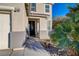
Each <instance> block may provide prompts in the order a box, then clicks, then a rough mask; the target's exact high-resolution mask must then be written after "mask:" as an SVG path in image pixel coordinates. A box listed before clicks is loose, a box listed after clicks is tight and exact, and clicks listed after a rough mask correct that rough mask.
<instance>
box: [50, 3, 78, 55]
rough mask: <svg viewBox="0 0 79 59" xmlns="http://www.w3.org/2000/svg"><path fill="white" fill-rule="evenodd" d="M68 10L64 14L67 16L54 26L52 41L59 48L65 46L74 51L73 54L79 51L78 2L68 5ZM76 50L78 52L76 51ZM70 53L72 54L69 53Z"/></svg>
mask: <svg viewBox="0 0 79 59" xmlns="http://www.w3.org/2000/svg"><path fill="white" fill-rule="evenodd" d="M68 9H69V10H70V12H69V13H68V14H67V15H66V16H67V17H69V18H68V19H66V20H65V21H63V22H62V23H59V24H57V25H56V26H55V28H54V29H55V32H54V33H52V35H51V38H52V42H53V43H54V44H55V45H56V46H57V47H60V48H65V49H66V48H67V49H70V51H71V50H73V51H75V52H74V54H73V55H78V53H79V4H76V6H75V7H73V8H72V7H70V6H69V7H68ZM77 52H78V53H77ZM70 55H72V54H70Z"/></svg>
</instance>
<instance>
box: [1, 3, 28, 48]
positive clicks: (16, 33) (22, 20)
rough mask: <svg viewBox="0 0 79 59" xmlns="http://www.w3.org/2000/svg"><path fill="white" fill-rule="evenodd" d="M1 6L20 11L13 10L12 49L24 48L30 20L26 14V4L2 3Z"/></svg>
mask: <svg viewBox="0 0 79 59" xmlns="http://www.w3.org/2000/svg"><path fill="white" fill-rule="evenodd" d="M0 6H9V7H13V8H14V10H15V9H19V11H17V12H14V10H12V17H11V19H12V32H11V38H10V47H11V48H18V47H22V44H23V42H24V40H25V34H26V33H25V28H26V27H27V23H28V19H27V16H26V12H25V6H24V3H0Z"/></svg>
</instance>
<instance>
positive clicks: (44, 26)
mask: <svg viewBox="0 0 79 59" xmlns="http://www.w3.org/2000/svg"><path fill="white" fill-rule="evenodd" d="M28 27H29V35H30V36H33V37H37V38H40V40H48V39H50V38H49V32H50V31H51V30H52V5H51V4H49V3H29V4H28Z"/></svg>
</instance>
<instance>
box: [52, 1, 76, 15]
mask: <svg viewBox="0 0 79 59" xmlns="http://www.w3.org/2000/svg"><path fill="white" fill-rule="evenodd" d="M68 5H69V6H72V7H74V6H75V4H74V3H55V4H54V5H53V6H52V16H53V17H57V16H65V15H66V14H67V13H68V12H69V9H68V8H67V6H68Z"/></svg>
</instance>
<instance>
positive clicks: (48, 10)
mask: <svg viewBox="0 0 79 59" xmlns="http://www.w3.org/2000/svg"><path fill="white" fill-rule="evenodd" d="M46 6H47V7H48V8H46ZM45 12H46V13H49V12H50V5H49V4H48V3H47V4H45Z"/></svg>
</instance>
